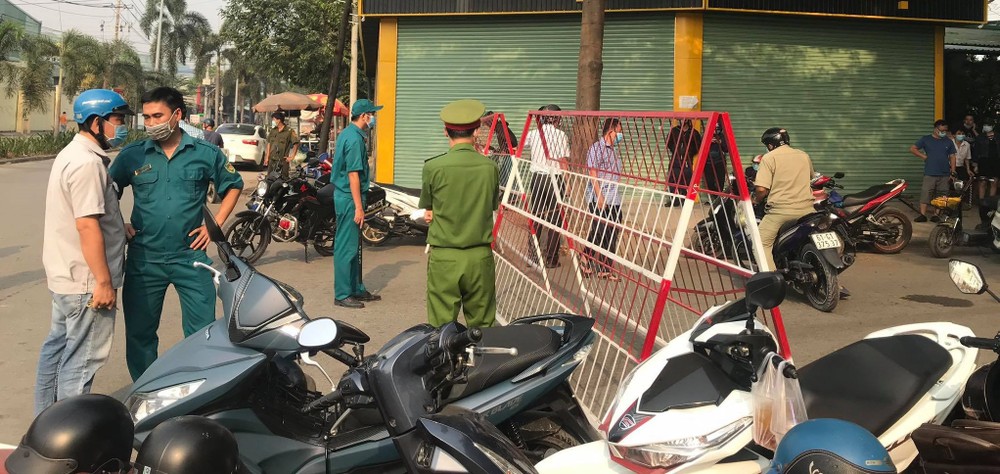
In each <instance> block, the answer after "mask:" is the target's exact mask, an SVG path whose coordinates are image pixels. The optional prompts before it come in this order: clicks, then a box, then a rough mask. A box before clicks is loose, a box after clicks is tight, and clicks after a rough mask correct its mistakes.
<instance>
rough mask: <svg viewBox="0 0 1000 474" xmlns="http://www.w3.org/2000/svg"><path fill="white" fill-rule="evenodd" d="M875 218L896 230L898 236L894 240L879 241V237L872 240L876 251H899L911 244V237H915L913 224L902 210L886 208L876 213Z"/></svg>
mask: <svg viewBox="0 0 1000 474" xmlns="http://www.w3.org/2000/svg"><path fill="white" fill-rule="evenodd" d="M875 220H876V221H877V222H878V223H879V224H881V225H882V226H884V227H888V228H892V229H895V230H896V238H895V239H894V240H893V241H892V242H884V241H879V240H878V238H876V239H875V241H874V242H872V247H874V248H875V251H876V252H878V253H899V252H900V251H902V250H903V249H904V248H906V246H907V245H909V244H910V238H912V237H913V224H912V223H911V222H910V218H909V217H906V214H903V212H902V211H900V210H899V209H893V208H886V209H883V210H881V211H879V212H878V214H875Z"/></svg>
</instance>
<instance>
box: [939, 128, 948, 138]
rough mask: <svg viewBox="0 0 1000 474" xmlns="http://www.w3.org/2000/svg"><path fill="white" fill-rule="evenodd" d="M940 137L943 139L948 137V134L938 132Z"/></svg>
mask: <svg viewBox="0 0 1000 474" xmlns="http://www.w3.org/2000/svg"><path fill="white" fill-rule="evenodd" d="M938 136H939V137H941V138H944V137H947V136H948V132H942V131H940V130H938Z"/></svg>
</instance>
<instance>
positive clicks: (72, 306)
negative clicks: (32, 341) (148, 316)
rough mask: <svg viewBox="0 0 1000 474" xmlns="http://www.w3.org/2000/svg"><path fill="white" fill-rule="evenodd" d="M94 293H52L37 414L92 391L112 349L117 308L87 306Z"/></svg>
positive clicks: (37, 382) (37, 384)
mask: <svg viewBox="0 0 1000 474" xmlns="http://www.w3.org/2000/svg"><path fill="white" fill-rule="evenodd" d="M90 297H91V295H90V294H89V293H88V294H84V295H61V294H57V293H52V327H51V329H49V335H48V336H47V337H46V338H45V342H43V343H42V351H41V354H40V355H39V357H38V375H37V378H36V380H35V415H37V414H39V413H41V411H42V410H44V409H46V408H48V407H49V406H50V405H52V404H53V403H55V402H56V401H58V400H62V399H64V398H69V397H72V396H74V395H80V394H84V393H90V386H91V385H92V384H93V382H94V374H96V373H97V371H98V369H100V368H101V367H102V366H104V363H105V362H107V360H108V354H109V353H111V339H112V338H113V337H114V334H115V311H116V310H115V309H114V308H111V309H101V310H97V309H94V308H88V307H87V303H88V302H89V301H90Z"/></svg>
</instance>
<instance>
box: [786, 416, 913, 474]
mask: <svg viewBox="0 0 1000 474" xmlns="http://www.w3.org/2000/svg"><path fill="white" fill-rule="evenodd" d="M817 472H821V473H823V474H884V473H891V474H895V473H896V465H895V464H893V463H892V459H891V458H890V457H889V453H888V451H886V450H885V447H883V446H882V443H880V442H879V440H878V439H877V438H876V437H875V436H873V435H872V434H871V433H870V432H869V431H868V430H866V429H864V428H862V427H860V426H858V425H856V424H854V423H851V422H849V421H844V420H834V419H828V418H821V419H816V420H808V421H804V422H802V423H800V424H798V425H796V426H795V427H793V428H792V429H790V430H788V433H786V434H785V437H784V438H782V439H781V442H780V443H779V444H778V449H776V450H775V451H774V459H773V460H772V461H771V467H770V469H768V471H767V474H815V473H817Z"/></svg>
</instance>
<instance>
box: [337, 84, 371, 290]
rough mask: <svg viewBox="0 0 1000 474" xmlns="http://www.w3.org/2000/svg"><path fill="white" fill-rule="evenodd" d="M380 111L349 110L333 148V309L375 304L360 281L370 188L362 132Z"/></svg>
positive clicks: (359, 106)
mask: <svg viewBox="0 0 1000 474" xmlns="http://www.w3.org/2000/svg"><path fill="white" fill-rule="evenodd" d="M379 110H382V106H378V107H376V106H375V104H373V103H372V101H370V100H368V99H358V100H356V101H355V102H354V104H352V106H351V124H350V125H348V126H347V127H346V128H344V131H342V132H340V135H338V136H337V143H336V144H335V145H334V152H333V170H332V171H331V173H332V176H331V177H330V183H332V184H333V186H334V188H333V206H334V210H335V211H336V213H337V236H336V237H335V238H334V240H333V288H334V301H333V303H334V304H335V305H337V306H343V307H345V308H355V309H358V308H364V307H365V302H368V301H378V300H381V299H382V297H381V296H379V295H373V294H371V292H369V291H368V290H367V289H366V288H365V284H364V283H362V281H361V224H362V223H363V222H364V220H365V198H366V197H367V194H368V186H369V184H370V176H371V173H370V170H369V168H368V147H367V145H366V144H365V131H369V132H370V131H371V129H372V127H374V126H375V112H378V111H379Z"/></svg>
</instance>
